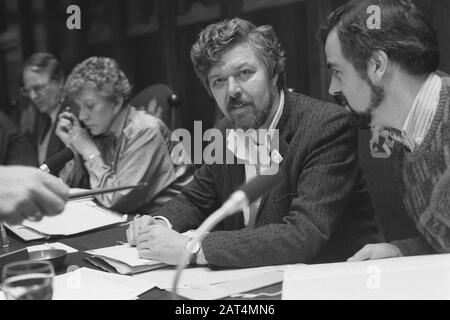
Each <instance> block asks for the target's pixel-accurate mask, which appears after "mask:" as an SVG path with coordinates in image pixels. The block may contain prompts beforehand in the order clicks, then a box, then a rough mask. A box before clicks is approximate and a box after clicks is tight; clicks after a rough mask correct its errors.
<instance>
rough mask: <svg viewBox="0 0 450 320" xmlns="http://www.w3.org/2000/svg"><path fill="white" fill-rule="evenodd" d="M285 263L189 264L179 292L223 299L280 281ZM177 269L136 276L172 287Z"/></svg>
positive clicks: (203, 298) (163, 286)
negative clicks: (216, 267) (239, 266)
mask: <svg viewBox="0 0 450 320" xmlns="http://www.w3.org/2000/svg"><path fill="white" fill-rule="evenodd" d="M285 267H286V266H283V265H281V266H269V267H259V268H247V269H227V270H211V269H209V268H206V267H195V268H188V269H186V270H184V271H183V272H182V274H181V277H180V281H179V282H178V286H177V294H179V295H181V296H183V297H185V298H188V299H193V300H199V299H200V300H214V299H222V298H225V297H228V296H231V295H233V294H237V293H242V292H247V291H251V290H255V289H259V288H263V287H266V286H270V285H273V284H276V283H280V282H281V281H282V280H283V270H284V268H285ZM175 273H176V268H175V267H173V268H170V269H168V268H165V269H160V270H154V271H151V272H145V273H142V274H138V275H135V277H136V278H138V279H142V280H147V281H149V282H151V283H154V284H155V285H156V286H157V287H159V288H161V289H165V290H169V291H171V290H172V286H173V280H174V277H175Z"/></svg>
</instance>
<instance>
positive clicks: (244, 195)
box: [172, 170, 286, 299]
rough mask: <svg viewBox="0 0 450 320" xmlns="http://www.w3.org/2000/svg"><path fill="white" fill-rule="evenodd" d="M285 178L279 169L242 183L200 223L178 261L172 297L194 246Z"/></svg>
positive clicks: (174, 295)
mask: <svg viewBox="0 0 450 320" xmlns="http://www.w3.org/2000/svg"><path fill="white" fill-rule="evenodd" d="M285 178H286V175H285V174H284V172H283V171H282V170H279V171H278V173H277V174H275V175H261V176H258V177H256V178H254V179H252V180H250V181H249V182H248V183H247V184H244V185H242V186H241V187H240V188H239V189H238V190H236V191H235V192H233V193H232V194H231V196H230V197H229V198H228V200H227V201H225V203H224V204H223V205H222V206H221V207H220V208H219V209H217V210H216V211H215V212H214V213H213V214H211V215H210V216H209V217H208V218H207V219H206V220H205V221H204V222H203V223H202V224H201V225H200V227H199V228H198V229H197V232H196V234H195V236H194V237H193V238H192V239H191V240H190V242H189V243H188V246H187V250H185V252H184V254H183V255H182V257H181V259H180V262H179V263H178V268H177V272H176V274H175V277H174V281H173V287H172V297H173V298H174V299H175V297H176V292H177V285H178V281H179V279H180V276H181V272H182V271H183V269H184V268H185V267H186V266H187V265H188V263H189V259H190V256H191V253H190V252H191V249H192V247H193V246H195V244H196V243H199V242H200V241H201V240H202V239H203V238H204V236H205V235H206V234H207V233H208V232H209V231H211V230H212V229H213V228H214V227H215V226H216V225H217V224H218V223H219V222H220V221H222V220H223V219H224V218H226V217H228V216H231V215H233V214H235V213H237V212H239V211H242V210H243V209H244V208H246V207H247V206H248V205H249V204H251V203H252V202H254V201H255V200H256V199H258V198H259V197H261V196H262V195H263V194H264V193H265V192H267V191H269V190H271V189H272V188H274V187H276V186H278V185H279V184H280V183H281V182H283V181H284V180H285Z"/></svg>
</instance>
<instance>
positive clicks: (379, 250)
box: [347, 243, 402, 262]
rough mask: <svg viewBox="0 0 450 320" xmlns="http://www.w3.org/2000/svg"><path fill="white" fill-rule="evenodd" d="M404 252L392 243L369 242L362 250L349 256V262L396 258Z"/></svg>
mask: <svg viewBox="0 0 450 320" xmlns="http://www.w3.org/2000/svg"><path fill="white" fill-rule="evenodd" d="M401 256H402V253H401V252H400V249H399V248H397V247H396V246H394V245H393V244H390V243H376V244H367V245H365V246H364V247H363V248H362V249H361V250H359V251H358V252H357V253H355V255H354V256H353V257H351V258H348V259H347V261H348V262H355V261H363V260H374V259H385V258H395V257H401Z"/></svg>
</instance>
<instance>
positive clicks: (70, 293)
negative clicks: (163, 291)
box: [53, 268, 155, 300]
mask: <svg viewBox="0 0 450 320" xmlns="http://www.w3.org/2000/svg"><path fill="white" fill-rule="evenodd" d="M154 287H155V285H154V284H153V283H151V282H149V281H145V280H142V279H136V278H133V277H130V276H123V275H117V274H111V273H107V272H103V271H97V270H93V269H89V268H80V269H78V270H75V271H72V272H69V273H65V274H63V275H60V276H56V277H55V278H54V280H53V300H133V299H136V298H137V297H138V296H139V295H140V294H142V293H144V292H146V291H148V290H150V289H152V288H154Z"/></svg>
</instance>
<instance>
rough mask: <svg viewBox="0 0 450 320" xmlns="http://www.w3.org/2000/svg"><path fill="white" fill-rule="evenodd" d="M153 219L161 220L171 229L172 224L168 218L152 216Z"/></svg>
mask: <svg viewBox="0 0 450 320" xmlns="http://www.w3.org/2000/svg"><path fill="white" fill-rule="evenodd" d="M153 219H155V220H162V221H164V222H165V223H166V225H167V227H168V228H169V229H172V224H171V223H170V221H169V219H167V218H166V217H163V216H154V217H153Z"/></svg>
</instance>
